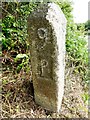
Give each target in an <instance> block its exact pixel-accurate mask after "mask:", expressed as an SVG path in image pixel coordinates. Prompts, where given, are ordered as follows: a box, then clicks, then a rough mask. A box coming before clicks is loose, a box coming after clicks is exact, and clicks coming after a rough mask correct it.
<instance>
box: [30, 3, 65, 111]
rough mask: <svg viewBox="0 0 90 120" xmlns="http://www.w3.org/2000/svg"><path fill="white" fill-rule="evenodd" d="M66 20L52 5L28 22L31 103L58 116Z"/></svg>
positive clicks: (43, 8) (41, 8)
mask: <svg viewBox="0 0 90 120" xmlns="http://www.w3.org/2000/svg"><path fill="white" fill-rule="evenodd" d="M65 33H66V19H65V16H64V14H63V13H62V11H61V9H60V8H59V6H58V5H56V4H55V3H47V4H40V5H39V6H38V8H37V10H35V11H34V12H32V14H30V16H29V18H28V34H29V41H30V52H31V65H32V76H33V86H34V95H35V101H36V103H38V104H39V105H41V106H43V107H44V108H46V109H48V110H51V111H56V112H59V110H60V107H61V102H62V97H63V92H64V67H65V61H64V60H65Z"/></svg>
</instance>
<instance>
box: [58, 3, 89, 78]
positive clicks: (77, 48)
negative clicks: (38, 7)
mask: <svg viewBox="0 0 90 120" xmlns="http://www.w3.org/2000/svg"><path fill="white" fill-rule="evenodd" d="M58 5H59V6H60V7H61V9H62V11H63V12H64V14H65V16H66V18H67V34H66V52H67V54H68V57H69V58H70V63H73V65H74V66H75V67H76V68H75V71H78V72H80V73H81V74H82V77H83V79H84V78H85V77H86V74H87V65H88V51H87V42H86V38H85V27H84V24H82V25H80V26H79V27H78V25H77V24H75V23H74V21H73V15H72V10H73V8H72V2H69V1H65V2H58Z"/></svg>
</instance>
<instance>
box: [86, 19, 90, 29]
mask: <svg viewBox="0 0 90 120" xmlns="http://www.w3.org/2000/svg"><path fill="white" fill-rule="evenodd" d="M85 29H86V30H90V20H88V21H87V22H86V23H85Z"/></svg>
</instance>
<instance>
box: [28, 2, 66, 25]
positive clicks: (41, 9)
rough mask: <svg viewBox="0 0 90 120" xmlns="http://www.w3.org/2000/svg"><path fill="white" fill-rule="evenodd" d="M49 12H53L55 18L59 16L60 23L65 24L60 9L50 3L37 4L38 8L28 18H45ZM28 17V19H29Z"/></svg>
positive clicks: (64, 18)
mask: <svg viewBox="0 0 90 120" xmlns="http://www.w3.org/2000/svg"><path fill="white" fill-rule="evenodd" d="M49 10H50V12H52V11H53V12H55V14H56V15H57V16H59V17H60V18H61V19H60V20H61V21H62V23H67V20H66V17H65V15H64V13H63V11H62V10H61V8H60V7H59V5H57V4H55V3H53V2H51V3H42V4H39V5H38V7H37V8H36V10H35V11H33V12H32V13H31V14H30V16H31V17H32V18H33V17H34V18H39V17H41V18H46V16H47V15H48V14H49ZM30 16H29V17H30Z"/></svg>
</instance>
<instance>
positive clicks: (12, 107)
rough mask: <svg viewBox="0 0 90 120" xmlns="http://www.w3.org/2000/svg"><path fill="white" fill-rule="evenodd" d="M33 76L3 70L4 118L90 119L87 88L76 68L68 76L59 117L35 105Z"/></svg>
mask: <svg viewBox="0 0 90 120" xmlns="http://www.w3.org/2000/svg"><path fill="white" fill-rule="evenodd" d="M30 74H31V73H30ZM30 74H26V73H25V72H24V71H23V70H22V71H21V72H20V73H19V74H15V73H13V71H10V70H3V73H2V75H1V78H2V114H1V118H7V117H8V118H88V108H87V105H86V104H85V103H84V100H83V98H82V96H83V94H84V92H85V90H86V87H85V85H84V83H83V82H82V79H81V77H80V75H79V74H76V73H73V68H72V67H71V68H68V69H66V72H65V92H64V97H63V102H62V107H61V112H60V113H59V114H58V113H53V112H50V111H47V110H45V109H44V108H42V107H41V106H39V105H37V104H36V103H35V101H34V95H33V87H32V77H31V75H30Z"/></svg>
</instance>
